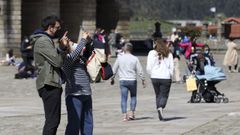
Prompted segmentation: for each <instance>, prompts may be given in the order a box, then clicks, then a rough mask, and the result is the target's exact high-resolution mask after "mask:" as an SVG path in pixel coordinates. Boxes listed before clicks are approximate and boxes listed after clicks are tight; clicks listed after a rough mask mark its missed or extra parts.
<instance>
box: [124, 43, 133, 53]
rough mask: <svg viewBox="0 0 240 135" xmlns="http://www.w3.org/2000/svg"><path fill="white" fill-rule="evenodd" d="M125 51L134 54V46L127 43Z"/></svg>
mask: <svg viewBox="0 0 240 135" xmlns="http://www.w3.org/2000/svg"><path fill="white" fill-rule="evenodd" d="M125 49H126V51H129V52H132V50H133V45H132V44H131V43H130V42H127V43H125Z"/></svg>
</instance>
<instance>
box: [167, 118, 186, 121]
mask: <svg viewBox="0 0 240 135" xmlns="http://www.w3.org/2000/svg"><path fill="white" fill-rule="evenodd" d="M186 118H187V117H169V118H164V121H171V120H179V119H186Z"/></svg>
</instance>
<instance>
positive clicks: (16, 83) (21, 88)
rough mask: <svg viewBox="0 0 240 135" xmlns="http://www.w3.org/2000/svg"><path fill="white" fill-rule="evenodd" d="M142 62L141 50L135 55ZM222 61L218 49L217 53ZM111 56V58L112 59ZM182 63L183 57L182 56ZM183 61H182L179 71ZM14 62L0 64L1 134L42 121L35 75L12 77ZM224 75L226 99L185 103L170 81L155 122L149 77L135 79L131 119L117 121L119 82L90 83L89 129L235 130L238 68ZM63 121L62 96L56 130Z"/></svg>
mask: <svg viewBox="0 0 240 135" xmlns="http://www.w3.org/2000/svg"><path fill="white" fill-rule="evenodd" d="M139 58H140V61H141V63H142V65H143V66H144V68H145V65H146V56H139ZM215 59H216V61H217V64H218V65H221V63H222V60H223V55H216V56H215ZM114 60H115V59H112V60H111V63H113V61H114ZM182 63H183V62H182ZM184 67H185V65H183V64H182V65H181V69H182V71H184V70H183V69H184ZM16 72H17V69H16V67H5V66H1V67H0V135H40V134H41V131H42V126H43V123H44V115H43V106H42V101H41V99H40V98H39V97H38V94H37V91H36V89H35V79H23V80H16V79H13V77H14V74H15V73H16ZM226 74H227V80H225V81H222V82H220V83H219V84H217V88H218V89H219V91H220V92H223V93H225V95H226V96H227V97H228V98H229V99H230V102H229V103H227V104H225V103H220V104H217V103H208V104H207V103H199V104H189V103H187V101H188V100H189V97H190V95H191V93H188V92H186V88H185V87H186V86H185V84H175V83H173V84H172V87H171V92H170V97H169V101H168V104H167V107H166V109H165V110H164V116H165V117H166V118H167V121H165V122H160V121H159V120H158V118H157V112H156V110H155V97H154V92H153V88H152V85H151V82H150V80H149V79H147V87H146V88H145V89H143V88H142V87H141V85H140V84H141V83H140V81H138V82H139V83H138V84H139V85H138V105H137V110H136V120H135V121H129V122H122V121H121V110H120V92H119V85H118V82H117V81H116V84H115V85H113V86H112V85H110V82H109V81H102V82H101V83H96V84H92V88H93V107H94V109H93V113H94V135H180V134H183V135H199V134H201V135H238V134H240V128H239V127H240V117H239V116H240V98H239V97H240V88H239V83H238V82H239V80H240V76H239V75H240V74H239V73H228V72H226ZM147 78H148V77H147ZM65 127H66V109H65V102H64V95H63V97H62V119H61V124H60V126H59V129H58V135H63V134H64V130H65Z"/></svg>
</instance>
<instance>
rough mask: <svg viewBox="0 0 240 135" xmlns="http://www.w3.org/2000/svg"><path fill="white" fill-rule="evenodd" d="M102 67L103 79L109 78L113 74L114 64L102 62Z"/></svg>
mask: <svg viewBox="0 0 240 135" xmlns="http://www.w3.org/2000/svg"><path fill="white" fill-rule="evenodd" d="M101 65H102V68H101V71H100V73H101V76H102V79H103V80H108V79H109V78H111V77H112V76H113V71H112V66H111V65H110V64H108V63H107V62H105V63H102V64H101Z"/></svg>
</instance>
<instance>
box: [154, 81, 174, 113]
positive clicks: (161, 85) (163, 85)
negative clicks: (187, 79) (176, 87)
mask: <svg viewBox="0 0 240 135" xmlns="http://www.w3.org/2000/svg"><path fill="white" fill-rule="evenodd" d="M151 80H152V84H153V88H154V91H155V95H156V106H157V109H158V108H160V107H161V108H165V106H166V104H167V100H168V95H169V92H170V87H171V83H172V80H171V79H153V78H152V79H151Z"/></svg>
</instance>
